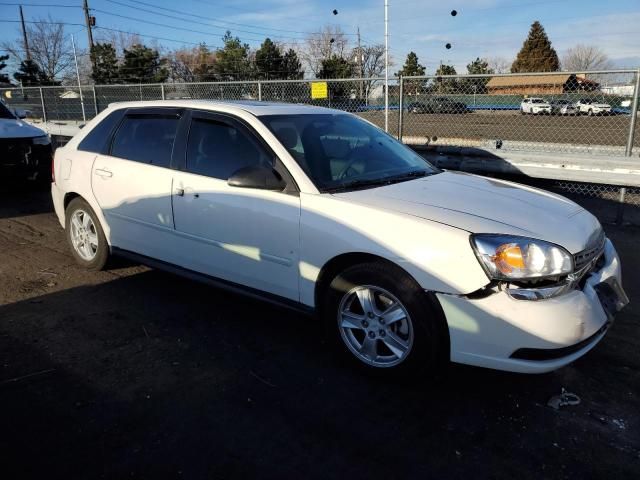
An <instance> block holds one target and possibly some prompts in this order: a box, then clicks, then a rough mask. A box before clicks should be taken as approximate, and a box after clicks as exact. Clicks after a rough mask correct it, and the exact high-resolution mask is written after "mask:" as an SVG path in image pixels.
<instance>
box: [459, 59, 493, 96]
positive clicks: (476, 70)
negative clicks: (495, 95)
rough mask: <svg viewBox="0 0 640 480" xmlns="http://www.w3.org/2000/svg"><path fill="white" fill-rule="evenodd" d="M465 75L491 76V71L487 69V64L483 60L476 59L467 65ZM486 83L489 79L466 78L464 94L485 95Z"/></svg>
mask: <svg viewBox="0 0 640 480" xmlns="http://www.w3.org/2000/svg"><path fill="white" fill-rule="evenodd" d="M467 73H468V74H470V75H481V74H492V73H493V70H492V69H491V68H489V62H487V61H486V60H485V59H484V58H479V57H477V58H476V59H475V60H474V61H472V62H471V63H469V64H468V65H467ZM488 82H489V77H480V78H467V79H465V80H464V92H465V93H472V92H473V93H487V83H488Z"/></svg>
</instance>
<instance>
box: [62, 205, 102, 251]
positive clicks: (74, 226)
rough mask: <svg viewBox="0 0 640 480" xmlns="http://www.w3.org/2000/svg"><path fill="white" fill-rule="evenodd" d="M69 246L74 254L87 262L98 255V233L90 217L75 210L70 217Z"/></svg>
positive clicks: (81, 211) (82, 211)
mask: <svg viewBox="0 0 640 480" xmlns="http://www.w3.org/2000/svg"><path fill="white" fill-rule="evenodd" d="M70 227H71V228H70V230H71V231H70V232H69V235H71V244H72V246H73V249H74V250H75V252H76V253H77V254H78V255H79V256H80V258H82V259H83V260H86V261H87V262H90V261H92V260H93V259H94V258H95V256H96V254H97V253H98V231H97V229H96V225H95V223H94V222H93V219H92V218H91V216H90V215H89V214H88V213H87V212H86V211H84V210H81V209H80V210H76V211H74V212H73V214H72V215H71V222H70Z"/></svg>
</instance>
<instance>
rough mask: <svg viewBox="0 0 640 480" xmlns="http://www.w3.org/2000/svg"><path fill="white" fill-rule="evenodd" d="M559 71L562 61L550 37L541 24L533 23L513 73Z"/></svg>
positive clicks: (514, 64)
mask: <svg viewBox="0 0 640 480" xmlns="http://www.w3.org/2000/svg"><path fill="white" fill-rule="evenodd" d="M559 69H560V60H558V54H557V53H556V51H555V49H554V48H553V47H552V46H551V42H550V41H549V37H547V34H546V33H545V31H544V28H543V27H542V25H541V24H540V22H538V21H535V22H533V24H532V25H531V30H529V36H528V37H527V39H526V40H525V41H524V43H523V44H522V48H521V49H520V51H519V52H518V56H517V57H516V59H515V61H514V62H513V64H512V65H511V73H519V72H557V71H558V70H559Z"/></svg>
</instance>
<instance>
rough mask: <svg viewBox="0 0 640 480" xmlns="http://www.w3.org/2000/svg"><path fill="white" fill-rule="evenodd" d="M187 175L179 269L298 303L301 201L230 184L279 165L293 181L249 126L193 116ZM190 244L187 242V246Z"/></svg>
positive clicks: (181, 182)
mask: <svg viewBox="0 0 640 480" xmlns="http://www.w3.org/2000/svg"><path fill="white" fill-rule="evenodd" d="M185 136H186V146H185V149H184V150H185V152H186V153H185V158H184V166H183V167H182V169H183V170H184V171H182V172H175V178H174V182H173V211H174V219H175V227H176V235H177V236H178V237H180V238H181V240H180V242H181V244H182V245H183V247H184V248H180V249H176V251H175V255H176V257H175V258H174V260H173V263H177V264H179V265H181V266H184V267H186V268H189V269H191V270H195V271H199V272H202V273H206V274H208V275H211V276H214V277H217V278H221V279H224V280H227V281H231V282H234V283H237V284H241V285H244V286H248V287H252V288H255V289H259V290H261V291H265V292H269V293H273V294H275V295H278V296H281V297H286V298H289V299H292V300H296V301H297V300H298V299H299V295H298V258H299V228H300V197H299V195H298V192H297V190H296V189H294V190H295V191H290V192H288V193H287V192H286V191H283V192H276V191H269V190H260V189H253V188H239V187H231V186H229V185H228V183H227V180H228V178H229V177H230V176H231V175H232V174H233V173H234V172H235V171H237V170H238V169H240V168H242V167H246V166H249V165H265V166H272V165H273V166H275V167H276V169H277V170H278V171H279V172H281V176H282V177H283V178H285V180H288V185H292V184H293V180H292V179H291V177H290V176H289V174H288V172H287V171H286V170H284V167H283V166H282V165H280V164H279V162H278V161H277V160H276V159H275V155H274V154H273V152H272V151H271V150H270V148H269V147H268V146H267V145H266V144H265V143H264V142H263V141H262V140H261V139H260V138H259V137H258V135H257V134H255V133H254V132H253V131H252V130H251V129H250V128H249V127H248V126H247V125H245V124H244V123H243V122H240V121H239V120H238V119H235V118H234V117H231V116H227V115H220V114H212V113H207V112H197V111H194V112H193V113H192V118H191V122H190V126H189V129H188V134H187V135H185ZM184 242H186V243H184Z"/></svg>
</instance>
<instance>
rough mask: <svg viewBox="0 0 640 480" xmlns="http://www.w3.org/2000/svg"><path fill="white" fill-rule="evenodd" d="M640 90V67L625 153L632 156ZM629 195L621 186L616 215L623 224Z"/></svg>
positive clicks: (618, 221)
mask: <svg viewBox="0 0 640 480" xmlns="http://www.w3.org/2000/svg"><path fill="white" fill-rule="evenodd" d="M639 92H640V69H638V71H637V72H636V83H635V87H634V89H633V100H632V101H631V118H630V119H629V135H628V136H627V146H626V148H625V149H624V155H625V156H626V157H630V156H631V154H632V152H633V139H634V137H635V133H636V121H637V119H638V93H639ZM626 195H627V189H626V187H620V195H619V196H618V202H619V203H618V213H617V215H616V223H617V224H618V225H622V222H623V221H624V201H625V197H626Z"/></svg>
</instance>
